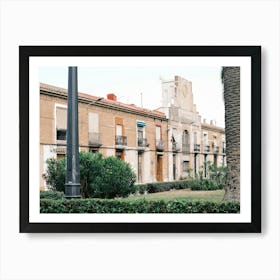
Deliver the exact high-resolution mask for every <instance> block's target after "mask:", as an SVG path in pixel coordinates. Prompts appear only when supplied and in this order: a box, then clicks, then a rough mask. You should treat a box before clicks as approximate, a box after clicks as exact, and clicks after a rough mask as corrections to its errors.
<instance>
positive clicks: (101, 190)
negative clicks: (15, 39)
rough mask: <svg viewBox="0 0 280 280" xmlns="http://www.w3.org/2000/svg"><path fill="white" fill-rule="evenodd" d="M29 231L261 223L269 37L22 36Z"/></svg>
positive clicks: (23, 189)
mask: <svg viewBox="0 0 280 280" xmlns="http://www.w3.org/2000/svg"><path fill="white" fill-rule="evenodd" d="M19 78H20V88H19V98H20V232H139V233H141V232H143V233H144V232H157V233H160V232H163V233H164V232H170V233H171V232H174V233H176V232H261V109H260V108H261V47H260V46H20V47H19Z"/></svg>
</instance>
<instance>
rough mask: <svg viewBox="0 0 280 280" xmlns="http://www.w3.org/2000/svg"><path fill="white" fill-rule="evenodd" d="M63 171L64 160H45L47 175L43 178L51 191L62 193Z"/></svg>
mask: <svg viewBox="0 0 280 280" xmlns="http://www.w3.org/2000/svg"><path fill="white" fill-rule="evenodd" d="M65 170H66V158H62V159H58V160H57V159H55V158H49V159H47V173H46V174H44V176H43V177H44V179H45V180H46V182H47V184H48V186H49V188H50V189H51V190H53V191H59V192H64V190H65Z"/></svg>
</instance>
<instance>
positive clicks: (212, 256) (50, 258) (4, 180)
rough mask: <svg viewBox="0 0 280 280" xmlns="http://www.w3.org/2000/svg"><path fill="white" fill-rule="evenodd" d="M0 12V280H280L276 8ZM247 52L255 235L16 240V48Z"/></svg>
mask: <svg viewBox="0 0 280 280" xmlns="http://www.w3.org/2000/svg"><path fill="white" fill-rule="evenodd" d="M0 8H1V9H0V11H1V14H0V21H1V22H0V28H1V30H0V36H1V38H0V39H1V40H0V42H1V59H0V61H1V64H0V67H1V82H0V87H1V90H0V92H1V95H0V106H1V108H0V109H1V110H0V114H1V115H0V122H1V138H0V143H1V151H0V155H1V157H0V163H1V174H0V200H1V201H0V211H1V213H0V215H1V216H0V223H1V224H0V248H1V250H0V261H1V263H0V265H1V266H0V278H1V280H2V279H3V280H7V279H28V280H33V279H34V280H35V279H36V280H39V279H81V280H82V279H263V280H269V279H271V280H272V279H274V280H279V279H280V270H279V263H280V260H279V250H280V246H279V245H280V244H279V243H280V234H279V233H280V227H279V225H280V217H279V216H280V215H279V213H280V211H279V204H280V203H279V197H280V196H279V185H280V182H279V145H278V143H279V142H280V141H279V140H280V139H279V92H280V91H279V49H280V45H279V34H280V32H279V31H280V30H279V26H280V25H279V8H280V7H279V1H276V0H275V1H273V0H263V1H262V0H245V1H210V0H207V1H200V0H197V1H178V2H175V1H152V2H150V1H142V2H128V1H124V2H119V1H117V2H110V1H104V2H93V1H25V0H22V1H6V0H3V1H1V2H0ZM251 44H252V45H262V47H263V58H262V70H263V72H262V73H263V76H262V87H263V88H262V90H263V97H262V123H263V130H262V132H263V136H262V147H263V152H262V168H263V170H262V171H263V173H262V184H263V191H262V201H263V207H262V210H263V214H262V218H263V233H262V234H19V187H18V182H19V172H18V166H19V156H18V155H19V150H18V125H19V119H18V109H17V108H18V45H251ZM38 144H39V143H38ZM272 155H276V156H274V158H273V160H271V156H272Z"/></svg>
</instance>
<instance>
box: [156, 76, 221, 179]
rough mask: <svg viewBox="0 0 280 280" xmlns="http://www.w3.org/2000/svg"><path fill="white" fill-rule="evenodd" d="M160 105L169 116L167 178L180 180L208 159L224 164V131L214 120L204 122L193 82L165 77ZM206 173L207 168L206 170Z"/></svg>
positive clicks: (201, 168) (196, 171) (192, 174)
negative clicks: (195, 96) (197, 104)
mask: <svg viewBox="0 0 280 280" xmlns="http://www.w3.org/2000/svg"><path fill="white" fill-rule="evenodd" d="M161 103H162V104H161V107H160V108H159V109H158V110H160V111H161V112H163V113H164V114H165V115H166V117H167V119H168V131H167V134H168V136H167V138H168V139H169V142H168V150H169V151H170V152H169V154H168V172H169V174H168V178H169V180H179V179H182V178H186V177H188V176H189V175H191V176H195V175H196V174H198V173H199V171H203V168H204V166H205V164H204V163H205V162H207V161H210V162H211V163H213V164H215V165H216V166H221V165H224V164H225V132H224V128H220V127H217V126H216V125H215V124H214V122H213V121H210V124H207V123H206V121H205V119H204V120H203V123H202V121H201V116H200V115H199V112H198V111H197V108H196V105H195V104H194V98H193V92H192V83H191V82H190V81H188V80H186V79H184V78H182V77H179V76H175V77H174V79H172V80H163V79H162V102H161ZM204 173H205V175H206V172H204Z"/></svg>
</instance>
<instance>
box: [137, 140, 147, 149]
mask: <svg viewBox="0 0 280 280" xmlns="http://www.w3.org/2000/svg"><path fill="white" fill-rule="evenodd" d="M148 146H149V145H148V141H147V139H146V138H138V147H139V148H146V147H148Z"/></svg>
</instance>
